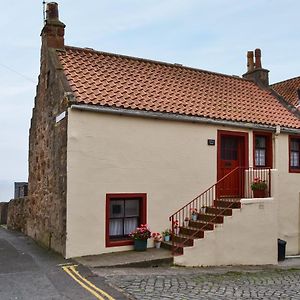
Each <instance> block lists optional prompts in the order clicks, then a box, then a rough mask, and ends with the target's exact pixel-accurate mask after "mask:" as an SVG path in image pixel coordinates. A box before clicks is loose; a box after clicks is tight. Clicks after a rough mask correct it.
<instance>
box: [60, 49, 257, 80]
mask: <svg viewBox="0 0 300 300" xmlns="http://www.w3.org/2000/svg"><path fill="white" fill-rule="evenodd" d="M65 48H69V49H74V50H80V51H84V52H92V53H96V54H103V55H109V56H115V57H121V58H127V59H132V60H137V61H142V62H147V63H154V64H159V65H164V66H169V67H173V68H181V69H186V70H192V71H196V72H203V73H208V74H212V75H217V76H223V77H229V78H231V79H236V80H242V81H248V82H251V83H254V82H253V81H252V80H250V79H247V78H243V77H239V76H238V75H228V74H223V73H218V72H214V71H208V70H204V69H197V68H193V67H189V66H184V65H181V64H179V63H169V62H164V61H159V60H153V59H147V58H142V57H136V56H130V55H124V54H118V53H111V52H105V51H99V50H95V49H93V48H88V47H87V48H81V47H75V46H67V45H66V46H65ZM58 51H59V50H58Z"/></svg>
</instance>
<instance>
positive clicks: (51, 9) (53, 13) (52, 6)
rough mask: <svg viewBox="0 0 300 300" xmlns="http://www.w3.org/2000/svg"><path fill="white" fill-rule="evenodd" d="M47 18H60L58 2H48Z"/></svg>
mask: <svg viewBox="0 0 300 300" xmlns="http://www.w3.org/2000/svg"><path fill="white" fill-rule="evenodd" d="M46 20H58V4H57V3H56V2H50V3H47V9H46Z"/></svg>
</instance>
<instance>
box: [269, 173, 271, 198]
mask: <svg viewBox="0 0 300 300" xmlns="http://www.w3.org/2000/svg"><path fill="white" fill-rule="evenodd" d="M269 197H271V169H269Z"/></svg>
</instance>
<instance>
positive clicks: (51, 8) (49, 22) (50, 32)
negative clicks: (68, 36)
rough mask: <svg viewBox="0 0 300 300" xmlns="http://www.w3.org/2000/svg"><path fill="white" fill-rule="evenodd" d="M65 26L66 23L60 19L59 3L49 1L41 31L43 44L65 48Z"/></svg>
mask: <svg viewBox="0 0 300 300" xmlns="http://www.w3.org/2000/svg"><path fill="white" fill-rule="evenodd" d="M65 27H66V25H65V24H64V23H62V22H61V21H59V17H58V4H57V3H56V2H50V3H47V8H46V20H45V25H44V28H43V30H42V33H41V36H42V43H43V45H45V46H46V47H48V48H56V49H64V47H65V40H64V36H65Z"/></svg>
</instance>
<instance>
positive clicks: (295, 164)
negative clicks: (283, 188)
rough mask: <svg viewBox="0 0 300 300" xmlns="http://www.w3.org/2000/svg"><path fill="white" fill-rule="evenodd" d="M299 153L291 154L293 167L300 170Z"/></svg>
mask: <svg viewBox="0 0 300 300" xmlns="http://www.w3.org/2000/svg"><path fill="white" fill-rule="evenodd" d="M299 160H300V158H299V152H291V167H294V168H300V161H299Z"/></svg>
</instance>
